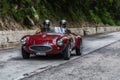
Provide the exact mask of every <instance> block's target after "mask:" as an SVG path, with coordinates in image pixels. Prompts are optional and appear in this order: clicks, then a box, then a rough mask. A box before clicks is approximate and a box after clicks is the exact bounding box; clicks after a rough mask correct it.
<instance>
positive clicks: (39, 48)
mask: <svg viewBox="0 0 120 80" xmlns="http://www.w3.org/2000/svg"><path fill="white" fill-rule="evenodd" d="M30 49H31V50H33V51H36V52H46V51H49V50H51V47H50V46H31V47H30Z"/></svg>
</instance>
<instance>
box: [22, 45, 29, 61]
mask: <svg viewBox="0 0 120 80" xmlns="http://www.w3.org/2000/svg"><path fill="white" fill-rule="evenodd" d="M22 57H23V59H29V58H30V54H29V53H28V52H26V51H25V50H24V49H23V47H22Z"/></svg>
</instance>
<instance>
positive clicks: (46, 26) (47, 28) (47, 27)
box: [36, 19, 51, 33]
mask: <svg viewBox="0 0 120 80" xmlns="http://www.w3.org/2000/svg"><path fill="white" fill-rule="evenodd" d="M50 31H51V29H50V20H48V19H46V20H45V21H44V22H43V27H41V28H40V29H38V30H37V31H36V33H41V32H50Z"/></svg>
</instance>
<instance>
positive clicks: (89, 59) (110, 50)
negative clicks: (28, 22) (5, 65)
mask: <svg viewBox="0 0 120 80" xmlns="http://www.w3.org/2000/svg"><path fill="white" fill-rule="evenodd" d="M23 80H120V41H118V42H116V43H113V44H111V45H109V46H106V47H104V48H101V49H100V50H97V51H95V52H93V53H92V54H88V55H85V56H82V57H81V58H77V59H75V60H72V61H70V62H68V63H66V64H62V65H60V66H57V67H54V68H51V69H49V70H46V71H43V72H42V73H39V74H36V75H34V76H30V77H29V78H25V79H23Z"/></svg>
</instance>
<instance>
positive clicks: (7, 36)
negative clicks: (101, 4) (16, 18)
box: [0, 26, 120, 49]
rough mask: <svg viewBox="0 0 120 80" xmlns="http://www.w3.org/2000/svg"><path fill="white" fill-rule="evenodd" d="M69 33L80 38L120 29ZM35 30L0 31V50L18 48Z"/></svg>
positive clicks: (75, 29) (79, 29) (101, 28)
mask: <svg viewBox="0 0 120 80" xmlns="http://www.w3.org/2000/svg"><path fill="white" fill-rule="evenodd" d="M70 30H71V32H73V33H77V34H79V35H81V36H86V35H93V34H99V33H108V32H114V31H120V27H115V26H114V27H84V28H70ZM35 31H36V30H26V31H0V49H8V48H15V47H19V46H20V39H21V38H22V37H23V36H24V35H29V34H30V35H31V34H34V33H35Z"/></svg>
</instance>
